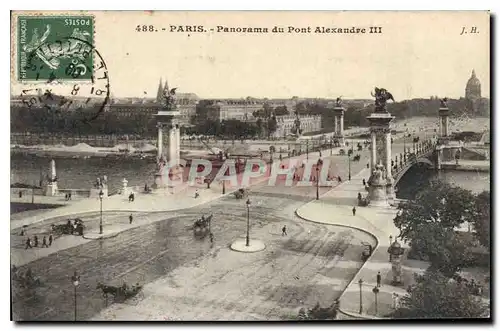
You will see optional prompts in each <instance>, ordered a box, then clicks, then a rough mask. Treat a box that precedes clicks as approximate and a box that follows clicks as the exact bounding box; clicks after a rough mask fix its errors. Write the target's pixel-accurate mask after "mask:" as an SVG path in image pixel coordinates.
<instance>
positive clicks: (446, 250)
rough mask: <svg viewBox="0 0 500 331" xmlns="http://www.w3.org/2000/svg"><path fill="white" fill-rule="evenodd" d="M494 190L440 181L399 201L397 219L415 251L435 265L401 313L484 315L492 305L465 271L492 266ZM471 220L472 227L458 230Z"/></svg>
mask: <svg viewBox="0 0 500 331" xmlns="http://www.w3.org/2000/svg"><path fill="white" fill-rule="evenodd" d="M490 199H491V196H490V192H487V191H484V192H482V193H480V194H477V195H475V194H473V193H472V192H471V191H468V190H465V189H462V188H459V187H455V186H451V185H449V184H446V183H443V182H440V181H435V182H432V183H431V186H430V187H427V188H425V189H423V190H422V191H421V192H420V193H419V194H417V196H416V198H415V199H413V200H410V201H407V202H402V203H400V205H399V213H398V215H397V216H396V218H395V219H394V224H395V225H396V227H397V228H399V229H400V231H401V232H400V238H401V239H402V240H404V241H406V242H409V244H410V248H411V251H412V254H413V255H415V256H419V257H421V258H423V259H426V260H428V261H429V262H430V267H429V268H428V270H427V271H426V273H425V274H424V275H422V276H416V278H415V280H416V284H414V285H412V286H410V287H409V288H408V294H407V295H406V296H405V297H403V298H402V300H401V306H400V308H399V309H397V310H396V311H395V312H394V313H393V314H391V316H392V317H396V318H467V317H468V318H478V317H485V316H488V315H489V305H488V304H487V303H485V302H484V301H483V300H482V299H481V298H480V297H478V296H477V294H480V292H476V291H475V289H476V287H475V283H474V281H473V280H470V281H469V280H466V279H463V278H462V277H460V276H459V272H460V271H461V270H463V269H464V268H467V267H474V266H481V267H486V268H489V267H490V266H489V251H490V236H491V234H490V222H491V219H490V201H491V200H490ZM464 222H468V224H469V225H470V226H471V230H473V231H472V232H463V231H457V229H458V228H459V227H460V226H463V225H464Z"/></svg>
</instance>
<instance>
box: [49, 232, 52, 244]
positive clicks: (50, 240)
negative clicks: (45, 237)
mask: <svg viewBox="0 0 500 331" xmlns="http://www.w3.org/2000/svg"><path fill="white" fill-rule="evenodd" d="M52 239H53V238H52V233H51V234H50V235H49V246H52Z"/></svg>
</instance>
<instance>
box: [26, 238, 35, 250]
mask: <svg viewBox="0 0 500 331" xmlns="http://www.w3.org/2000/svg"><path fill="white" fill-rule="evenodd" d="M28 248H33V246H31V239H30V237H28V239H26V247H25V248H24V249H28Z"/></svg>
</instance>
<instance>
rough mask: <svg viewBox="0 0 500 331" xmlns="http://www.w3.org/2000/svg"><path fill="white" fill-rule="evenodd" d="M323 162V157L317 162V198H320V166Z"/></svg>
mask: <svg viewBox="0 0 500 331" xmlns="http://www.w3.org/2000/svg"><path fill="white" fill-rule="evenodd" d="M322 164H323V162H322V161H321V159H318V162H317V163H316V200H319V167H320V166H321V165H322Z"/></svg>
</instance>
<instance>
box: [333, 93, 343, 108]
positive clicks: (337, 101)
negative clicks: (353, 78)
mask: <svg viewBox="0 0 500 331" xmlns="http://www.w3.org/2000/svg"><path fill="white" fill-rule="evenodd" d="M341 98H342V97H341V96H340V97H338V98H337V100H336V101H335V107H336V108H341V107H342V99H341Z"/></svg>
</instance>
